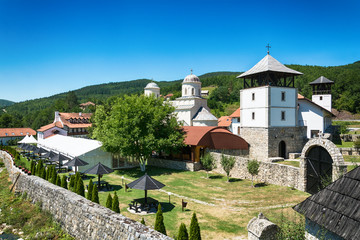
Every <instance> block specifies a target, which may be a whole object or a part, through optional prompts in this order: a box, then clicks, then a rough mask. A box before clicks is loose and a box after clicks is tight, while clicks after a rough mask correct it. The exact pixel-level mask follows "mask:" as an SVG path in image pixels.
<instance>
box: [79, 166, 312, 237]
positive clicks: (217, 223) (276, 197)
mask: <svg viewBox="0 0 360 240" xmlns="http://www.w3.org/2000/svg"><path fill="white" fill-rule="evenodd" d="M146 172H147V173H148V174H149V175H150V176H152V177H154V178H155V179H157V180H158V181H160V182H162V183H164V184H165V185H166V187H164V188H163V190H165V191H169V192H172V193H175V194H177V195H180V196H183V197H187V198H191V199H196V200H200V201H203V202H205V203H208V204H210V205H206V204H201V203H197V202H195V201H194V200H191V199H184V201H187V202H188V207H187V208H186V211H184V212H182V209H181V200H182V198H183V197H177V196H174V195H172V196H171V202H170V203H169V196H168V194H167V193H166V192H161V191H148V196H149V197H152V198H154V199H157V200H158V201H159V202H160V203H161V205H162V207H163V208H164V221H165V226H166V229H167V233H168V235H169V236H171V237H173V236H174V234H175V233H176V232H177V230H178V227H179V225H180V223H181V222H183V223H185V224H186V225H187V227H189V225H190V220H191V215H192V214H193V212H196V214H197V217H198V219H199V222H200V227H201V231H202V236H203V239H225V238H226V239H231V238H234V237H236V236H243V237H245V236H246V235H247V230H246V226H247V224H248V222H249V220H250V219H251V218H253V217H254V216H257V214H258V213H259V212H263V213H264V214H265V216H267V217H269V218H270V220H272V221H274V222H279V220H280V217H281V215H282V214H283V213H285V215H286V214H289V215H291V216H294V211H293V210H292V209H291V207H292V206H294V205H295V204H297V203H299V202H301V201H303V200H304V199H305V198H306V197H308V196H309V195H308V194H307V193H304V192H301V191H297V190H292V189H291V188H289V187H279V186H275V185H264V186H261V187H256V188H253V187H251V181H248V180H241V179H231V182H230V183H227V182H226V177H225V176H223V175H219V174H210V178H209V179H206V173H205V172H203V171H199V172H189V171H176V170H169V169H162V168H154V167H147V170H146ZM143 174H144V173H142V172H141V171H140V169H138V168H137V169H131V170H117V171H115V172H114V173H112V174H108V175H104V176H103V178H102V180H106V181H108V182H109V183H110V184H112V185H113V186H114V191H116V192H117V195H118V196H119V201H120V207H121V214H123V215H125V216H127V217H129V218H131V219H134V220H136V221H140V220H141V218H142V217H144V219H145V221H146V224H147V225H150V226H153V225H154V221H155V215H154V214H151V215H145V216H139V215H135V214H132V213H130V212H128V210H127V207H128V204H129V203H130V202H131V201H132V200H133V199H136V198H142V197H144V191H141V190H136V189H130V190H128V191H127V192H125V189H124V188H123V186H122V176H124V178H125V179H126V183H129V182H130V181H133V180H135V179H137V178H139V177H140V176H142V175H143ZM90 178H93V180H96V179H97V176H95V175H93V176H92V175H90V176H89V178H87V179H85V180H84V184H85V185H86V184H88V183H89V179H90ZM114 191H109V192H100V193H99V198H100V204H101V205H103V206H105V203H106V198H107V196H108V194H109V193H111V194H112V195H113V193H114Z"/></svg>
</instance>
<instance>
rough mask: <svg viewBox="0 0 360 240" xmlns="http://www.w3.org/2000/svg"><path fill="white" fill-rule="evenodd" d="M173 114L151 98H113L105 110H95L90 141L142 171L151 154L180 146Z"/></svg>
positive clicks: (179, 129) (161, 103)
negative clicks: (131, 161)
mask: <svg viewBox="0 0 360 240" xmlns="http://www.w3.org/2000/svg"><path fill="white" fill-rule="evenodd" d="M174 110H175V108H174V107H173V106H171V105H170V104H168V103H167V102H163V100H161V99H157V98H154V97H146V96H143V95H141V96H135V95H133V96H124V97H122V98H117V99H115V100H113V101H112V102H110V103H108V105H106V106H97V108H96V112H95V118H94V125H95V127H94V128H93V130H92V132H93V133H92V137H93V138H96V139H98V140H100V141H101V142H102V143H103V147H104V149H105V150H106V151H108V152H111V153H114V154H121V155H123V156H134V157H135V158H136V159H137V160H138V161H139V163H140V168H141V170H142V171H145V164H146V162H147V160H148V159H149V157H150V156H151V153H152V151H164V152H167V153H170V152H174V151H178V149H179V148H181V147H182V146H183V144H184V143H183V141H184V132H183V130H182V128H181V126H180V125H179V124H178V123H177V120H176V117H175V115H174Z"/></svg>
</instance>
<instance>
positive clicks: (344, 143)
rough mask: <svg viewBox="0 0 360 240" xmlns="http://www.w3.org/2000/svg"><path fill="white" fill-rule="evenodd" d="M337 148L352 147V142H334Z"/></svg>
mask: <svg viewBox="0 0 360 240" xmlns="http://www.w3.org/2000/svg"><path fill="white" fill-rule="evenodd" d="M336 146H337V147H338V148H352V147H354V142H344V141H341V144H336Z"/></svg>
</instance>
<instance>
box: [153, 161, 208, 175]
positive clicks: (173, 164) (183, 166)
mask: <svg viewBox="0 0 360 240" xmlns="http://www.w3.org/2000/svg"><path fill="white" fill-rule="evenodd" d="M147 163H148V165H150V166H155V167H163V168H170V169H175V170H186V171H192V172H193V171H198V170H200V169H201V164H200V163H197V162H195V163H194V162H191V161H178V160H170V159H162V158H150V159H149V160H148V162H147Z"/></svg>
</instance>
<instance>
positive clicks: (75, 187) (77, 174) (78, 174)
mask: <svg viewBox="0 0 360 240" xmlns="http://www.w3.org/2000/svg"><path fill="white" fill-rule="evenodd" d="M79 179H81V176H80V173H79V172H77V173H76V174H75V182H74V189H75V191H76V189H77V183H78V181H79Z"/></svg>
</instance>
